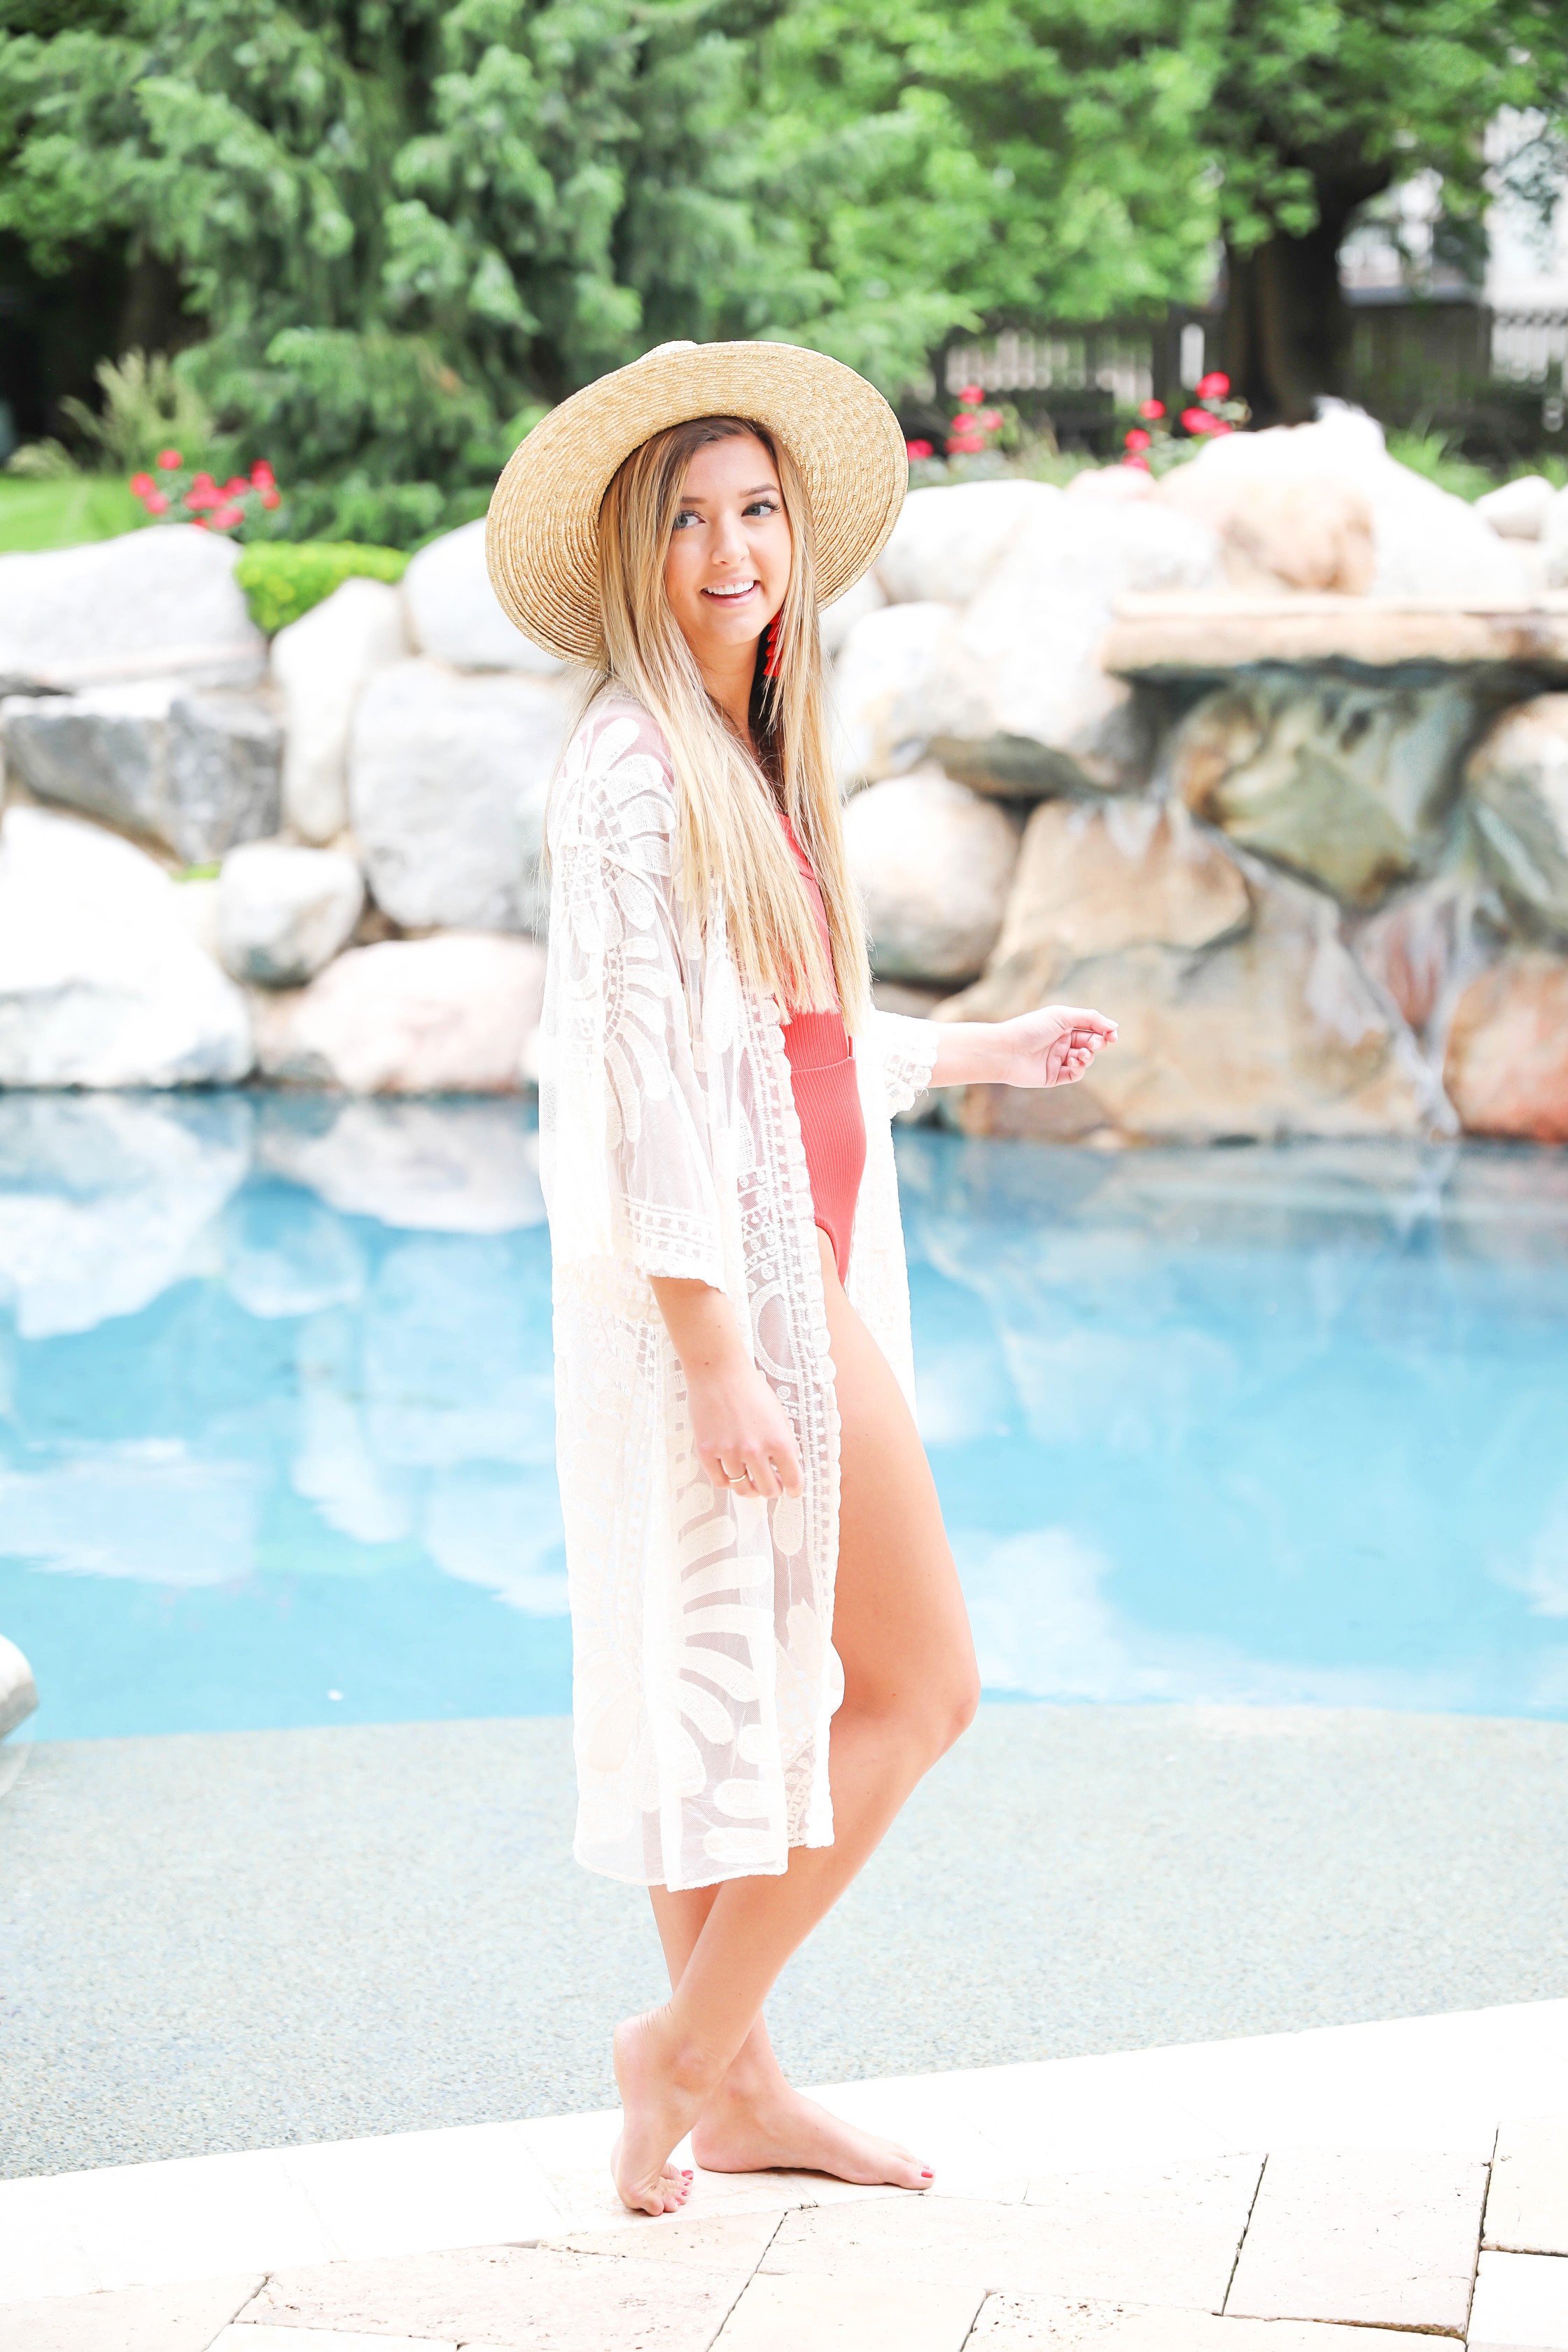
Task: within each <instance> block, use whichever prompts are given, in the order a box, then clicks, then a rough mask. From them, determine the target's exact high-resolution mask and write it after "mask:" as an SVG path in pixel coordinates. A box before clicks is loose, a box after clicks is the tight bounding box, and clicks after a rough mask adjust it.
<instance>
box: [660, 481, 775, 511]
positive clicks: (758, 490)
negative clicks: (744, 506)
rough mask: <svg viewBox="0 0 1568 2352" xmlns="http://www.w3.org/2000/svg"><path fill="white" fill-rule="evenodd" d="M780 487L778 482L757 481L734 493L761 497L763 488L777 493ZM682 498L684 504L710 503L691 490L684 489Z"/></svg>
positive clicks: (748, 497) (736, 495) (741, 496)
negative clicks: (749, 486)
mask: <svg viewBox="0 0 1568 2352" xmlns="http://www.w3.org/2000/svg"><path fill="white" fill-rule="evenodd" d="M778 487H779V486H778V484H777V483H776V482H755V483H753V484H752V488H750V489H749V490H737V491H736V492H734V494H733V495H734V496H735V497H737V498H742V499H754V498H760V497H761V495H762V493H763V490H773V491H774V492H775V493H776V492H777V491H778ZM680 499H681V504H682V505H683V506H689V507H705V506H706V505H707V504H708V500H707V499H704V498H700V497H697V496H694V495H693V494H692V493H691V492H690V491H689V490H682V492H681V494H680Z"/></svg>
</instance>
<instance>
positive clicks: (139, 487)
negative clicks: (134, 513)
mask: <svg viewBox="0 0 1568 2352" xmlns="http://www.w3.org/2000/svg"><path fill="white" fill-rule="evenodd" d="M152 487H153V477H152V475H151V474H132V477H131V489H132V496H133V497H135V498H139V499H144V498H145V497H146V495H147V493H148V491H149V490H150V489H151V488H152Z"/></svg>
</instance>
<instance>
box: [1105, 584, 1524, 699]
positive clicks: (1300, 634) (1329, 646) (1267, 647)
mask: <svg viewBox="0 0 1568 2352" xmlns="http://www.w3.org/2000/svg"><path fill="white" fill-rule="evenodd" d="M1101 651H1102V657H1103V660H1104V663H1105V667H1107V668H1108V669H1110V670H1112V671H1114V672H1115V673H1116V674H1117V675H1118V676H1119V677H1131V678H1142V679H1147V680H1149V681H1151V682H1158V683H1160V684H1163V685H1184V684H1186V683H1187V682H1188V681H1190V680H1194V679H1202V678H1210V679H1216V678H1222V677H1226V676H1228V674H1229V673H1230V672H1231V671H1232V670H1237V669H1252V668H1255V667H1258V665H1259V664H1262V663H1265V662H1273V663H1290V664H1295V665H1300V666H1305V665H1306V664H1308V663H1317V664H1324V663H1333V664H1336V665H1338V664H1344V665H1349V666H1353V667H1355V668H1357V669H1370V670H1373V671H1376V672H1377V673H1378V674H1379V675H1384V674H1386V673H1387V672H1389V671H1391V670H1396V669H1401V668H1404V667H1415V666H1416V665H1419V666H1421V667H1424V668H1426V670H1427V671H1430V670H1431V669H1433V668H1434V667H1442V668H1447V669H1463V670H1464V671H1465V672H1466V673H1467V683H1468V685H1470V686H1471V687H1472V688H1473V689H1474V690H1475V692H1476V693H1477V694H1478V696H1485V697H1486V698H1488V700H1489V702H1490V704H1491V705H1492V706H1493V707H1494V708H1495V707H1496V706H1497V705H1498V704H1500V703H1501V702H1504V701H1507V700H1509V699H1510V698H1514V697H1517V696H1518V695H1519V694H1521V692H1526V693H1527V692H1528V691H1529V690H1530V687H1529V683H1528V681H1530V680H1531V679H1534V680H1538V681H1539V682H1540V684H1541V685H1542V686H1548V685H1562V684H1563V682H1564V681H1568V606H1565V605H1564V601H1563V600H1562V599H1558V600H1557V602H1556V608H1555V609H1553V607H1552V606H1551V605H1548V606H1546V607H1544V608H1542V607H1541V606H1538V605H1530V604H1520V603H1519V602H1518V600H1517V599H1515V600H1513V601H1511V602H1507V603H1502V604H1465V603H1462V602H1451V603H1447V604H1445V603H1442V602H1436V601H1424V600H1423V599H1421V598H1420V597H1410V598H1408V599H1406V600H1405V602H1403V603H1402V602H1400V601H1399V599H1397V598H1393V597H1381V596H1305V595H1302V596H1296V595H1287V594H1285V593H1283V592H1282V591H1277V592H1276V593H1272V594H1269V595H1262V594H1258V593H1248V594H1242V593H1234V592H1233V593H1226V594H1221V595H1197V596H1188V595H1174V596H1128V597H1125V598H1123V599H1122V600H1121V603H1120V604H1119V605H1118V608H1117V615H1116V619H1115V620H1114V621H1113V622H1112V624H1111V626H1110V631H1109V633H1108V635H1107V637H1106V640H1105V644H1104V646H1103V647H1102V649H1101Z"/></svg>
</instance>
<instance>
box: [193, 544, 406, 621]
mask: <svg viewBox="0 0 1568 2352" xmlns="http://www.w3.org/2000/svg"><path fill="white" fill-rule="evenodd" d="M407 567H408V558H407V556H406V555H405V553H404V551H402V549H401V548H395V547H354V546H349V545H343V544H340V545H336V546H334V545H333V544H332V543H331V542H330V541H324V540H312V541H310V542H309V544H308V545H305V546H302V547H296V546H290V545H289V544H288V543H287V542H286V541H280V540H260V541H254V542H253V543H252V544H251V545H250V546H248V547H246V548H243V549H241V551H240V557H239V561H238V562H237V564H236V565H235V567H234V576H235V578H236V580H237V581H238V583H239V585H240V587H241V588H242V589H243V590H244V592H245V601H246V603H247V604H248V605H249V607H250V617H251V619H252V620H253V621H254V622H255V623H256V625H257V627H258V629H261V630H263V631H264V632H265V633H266V635H268V636H269V637H271V636H276V635H277V634H278V632H279V629H284V628H287V627H288V625H289V622H290V621H298V620H299V619H300V617H301V616H302V615H303V614H306V613H308V612H309V611H310V607H311V605H312V604H320V603H321V600H322V598H323V597H325V596H330V595H331V593H332V591H333V589H334V588H341V587H342V584H343V582H344V581H345V580H401V579H402V577H403V574H404V572H405V571H406V569H407Z"/></svg>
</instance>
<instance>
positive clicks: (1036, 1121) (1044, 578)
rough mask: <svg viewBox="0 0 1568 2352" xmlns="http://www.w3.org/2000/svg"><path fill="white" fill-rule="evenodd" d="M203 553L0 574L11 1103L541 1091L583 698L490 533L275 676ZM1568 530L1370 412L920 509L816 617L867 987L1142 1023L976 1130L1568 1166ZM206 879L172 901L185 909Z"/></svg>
mask: <svg viewBox="0 0 1568 2352" xmlns="http://www.w3.org/2000/svg"><path fill="white" fill-rule="evenodd" d="M234 560H235V555H234V550H233V549H232V548H231V547H229V546H227V545H226V544H225V543H223V542H221V541H215V540H212V539H209V538H207V537H206V536H205V535H204V534H202V533H199V532H196V531H195V530H189V531H187V530H154V531H147V532H140V533H136V534H133V535H132V536H131V537H130V538H128V539H124V540H118V541H110V542H108V543H107V544H105V545H102V546H97V547H87V548H78V549H70V550H65V551H58V552H53V553H49V554H45V555H34V556H7V557H5V558H0V680H3V681H4V686H5V689H6V698H5V701H4V702H3V703H0V745H3V749H4V756H5V811H4V815H3V818H0V1087H172V1086H186V1085H200V1084H215V1083H232V1082H236V1081H238V1080H241V1079H244V1078H247V1077H255V1078H258V1079H259V1080H261V1081H264V1082H268V1083H271V1084H275V1085H283V1086H289V1087H326V1088H336V1089H341V1090H343V1091H347V1092H350V1093H356V1094H394V1095H395V1094H425V1093H439V1092H444V1091H453V1090H462V1091H469V1092H487V1091H501V1092H504V1091H508V1090H511V1089H515V1088H517V1087H521V1086H524V1085H526V1084H527V1083H528V1082H529V1076H530V1072H531V1055H532V1050H533V1047H532V1038H533V1033H534V1030H535V1028H536V1026H537V1022H538V1013H539V1001H540V991H541V986H542V964H543V951H542V946H541V944H540V933H541V930H542V922H543V916H544V900H543V892H542V881H541V872H540V856H541V845H542V821H543V809H544V800H545V794H546V792H547V788H548V784H549V779H550V776H551V772H552V767H553V764H554V761H555V759H556V756H557V753H558V751H559V750H560V747H561V745H562V743H563V740H564V737H565V733H566V730H567V729H568V727H569V726H570V724H571V719H572V713H573V709H574V692H575V689H574V682H573V681H572V680H571V679H570V678H569V677H567V676H566V675H565V674H563V671H562V669H561V667H560V665H558V664H557V663H556V662H555V661H554V660H553V659H552V657H551V656H548V655H547V654H544V653H542V651H541V650H540V649H539V648H537V647H536V646H531V645H530V644H528V642H527V641H526V640H525V639H523V638H522V637H521V636H520V635H518V634H517V633H516V631H515V630H513V629H511V628H510V625H508V624H507V622H506V621H505V619H504V617H503V615H502V614H500V609H499V607H498V606H497V604H496V603H495V600H494V598H493V596H492V594H491V593H490V590H489V583H488V580H487V578H486V575H485V570H484V558H483V526H482V525H481V524H478V523H475V524H470V525H468V527H466V528H465V529H464V530H459V531H456V532H453V533H452V534H450V535H449V536H448V537H447V538H445V539H443V540H440V541H437V542H436V543H435V544H434V545H432V546H431V547H428V548H426V550H424V551H422V552H421V553H420V554H419V555H417V556H416V558H415V560H414V562H412V563H411V565H410V566H409V569H408V572H407V574H406V576H405V580H404V582H403V583H402V584H401V586H399V587H396V588H394V587H389V586H386V585H384V584H383V583H379V582H374V581H366V580H354V581H350V582H348V583H345V584H344V585H343V586H342V588H340V589H339V590H338V591H337V592H336V593H335V594H334V595H332V596H331V597H330V598H329V599H328V600H327V601H326V603H324V604H321V605H320V606H318V607H317V608H316V610H315V611H313V612H312V613H310V614H307V616H306V617H305V618H304V619H303V620H302V621H300V622H298V623H296V624H295V625H294V626H293V627H291V628H289V629H286V630H285V631H283V632H282V634H281V635H279V637H278V638H277V639H276V640H275V641H274V642H273V644H272V645H271V646H267V644H266V643H265V641H264V640H263V639H262V638H261V637H260V636H259V635H258V633H257V631H256V630H255V629H254V628H253V626H252V625H251V624H250V621H249V619H248V616H247V612H246V608H245V604H244V600H243V598H242V597H241V596H240V594H239V592H238V590H237V587H236V585H235V583H234V580H233V576H232V574H233V564H234ZM1558 572H1562V573H1563V576H1564V577H1565V578H1568V497H1563V498H1560V497H1557V496H1556V495H1554V494H1553V493H1552V491H1551V489H1550V487H1549V486H1548V485H1545V484H1540V485H1536V486H1533V487H1531V486H1528V485H1518V484H1515V485H1510V488H1509V489H1508V490H1507V491H1504V492H1500V493H1498V494H1497V496H1496V498H1494V499H1489V500H1483V501H1482V502H1481V504H1480V506H1479V507H1478V508H1472V507H1470V506H1468V505H1466V504H1465V503H1464V502H1462V501H1461V500H1458V499H1452V498H1448V497H1447V496H1446V495H1445V494H1444V493H1443V492H1442V491H1440V490H1438V489H1436V488H1435V487H1434V486H1433V485H1432V484H1430V483H1428V482H1426V481H1425V480H1423V479H1421V478H1419V477H1417V476H1415V475H1414V474H1412V473H1410V472H1408V471H1407V470H1406V469H1405V468H1404V467H1399V466H1397V465H1395V464H1394V463H1393V461H1392V460H1390V459H1389V457H1387V455H1386V453H1385V452H1384V448H1383V445H1382V438H1381V436H1380V435H1379V433H1378V431H1377V428H1376V427H1375V425H1372V424H1371V423H1370V421H1369V420H1367V419H1365V418H1363V417H1361V416H1358V415H1353V414H1352V413H1350V412H1342V413H1339V414H1336V415H1331V416H1330V417H1329V418H1328V419H1326V420H1325V421H1324V422H1323V423H1321V424H1320V425H1310V426H1304V427H1300V428H1298V429H1296V430H1294V431H1279V432H1274V433H1267V434H1258V435H1237V436H1233V437H1232V438H1231V439H1229V440H1225V441H1219V442H1215V443H1213V444H1210V445H1208V446H1205V449H1204V450H1203V452H1202V454H1201V455H1200V456H1199V457H1197V458H1196V459H1195V460H1194V462H1193V463H1191V464H1190V465H1188V466H1186V467H1183V468H1182V469H1180V470H1179V471H1178V472H1176V473H1174V474H1173V475H1171V476H1168V477H1167V478H1165V479H1164V480H1163V482H1160V483H1156V482H1154V481H1153V480H1152V478H1150V477H1149V476H1147V475H1143V474H1141V473H1136V472H1134V471H1132V470H1131V468H1127V467H1110V468H1106V469H1103V470H1101V471H1099V472H1090V473H1087V474H1084V475H1080V476H1079V478H1077V479H1076V480H1075V481H1074V483H1073V484H1072V486H1071V488H1069V489H1068V490H1066V491H1063V490H1058V489H1054V488H1047V487H1046V486H1044V485H1042V484H1039V483H1035V482H1026V481H1013V480H1001V481H988V482H980V483H971V484H966V485H963V486H959V487H955V488H941V489H930V490H921V491H917V492H915V493H913V494H912V495H911V497H910V500H909V502H908V505H907V507H906V509H905V511H904V514H903V517H902V519H901V520H900V524H899V527H898V530H896V532H895V534H894V536H893V539H892V541H891V542H890V544H889V548H888V550H887V551H886V553H885V554H884V556H883V558H882V560H881V562H879V565H878V567H877V570H876V572H875V574H874V575H873V577H872V578H870V579H868V581H866V582H865V583H862V584H861V586H860V587H859V588H858V589H856V590H855V591H853V592H852V593H851V594H850V595H849V596H848V597H847V598H846V599H845V600H844V601H843V603H842V604H840V605H839V606H837V607H836V608H835V609H834V610H833V611H831V612H830V613H828V614H826V616H825V621H824V641H825V645H826V648H827V650H828V652H829V655H830V656H831V658H832V662H833V668H834V674H835V694H836V699H837V708H838V713H839V720H840V724H839V730H838V742H839V758H840V766H841V781H842V782H843V785H844V788H845V790H846V792H847V794H848V795H849V798H848V805H847V831H848V838H849V847H850V855H851V858H852V861H853V863H854V866H855V870H856V873H857V877H858V880H859V882H860V884H861V886H862V888H863V890H864V892H865V896H866V901H867V908H868V918H869V925H870V929H871V932H872V937H873V955H874V961H875V965H876V969H877V972H878V976H879V985H880V987H881V988H882V990H883V991H884V992H885V993H886V994H887V995H888V996H889V1001H897V1002H898V1003H900V1004H901V1005H906V1006H910V1005H913V1006H927V1007H930V1008H931V1009H933V1010H935V1011H937V1012H938V1013H940V1015H941V1016H942V1017H944V1018H946V1017H954V1018H977V1019H978V1018H984V1019H995V1018H1000V1017H1004V1016H1005V1015H1006V1014H1008V1013H1013V1012H1016V1011H1018V1010H1021V1009H1023V1008H1025V1007H1026V1006H1031V1005H1036V1004H1039V1003H1047V1002H1050V1001H1062V1002H1068V1003H1085V1004H1088V1003H1092V1004H1095V1005H1098V1006H1099V1007H1100V1009H1102V1010H1104V1011H1105V1012H1108V1013H1112V1014H1113V1015H1114V1016H1115V1017H1116V1018H1117V1020H1118V1021H1119V1023H1120V1024H1121V1042H1120V1044H1119V1045H1118V1046H1117V1048H1116V1050H1115V1051H1114V1052H1113V1053H1111V1054H1109V1055H1105V1056H1104V1057H1102V1059H1101V1060H1100V1063H1099V1064H1098V1065H1097V1066H1096V1069H1095V1072H1094V1074H1093V1077H1092V1079H1091V1081H1089V1083H1087V1084H1086V1085H1084V1086H1082V1087H1076V1088H1071V1089H1063V1090H1059V1091H1058V1092H1055V1093H1051V1094H1046V1095H1022V1094H1015V1093H1012V1092H1010V1091H1008V1090H990V1089H985V1088H970V1089H967V1090H965V1091H963V1093H959V1094H955V1095H953V1096H952V1097H948V1098H945V1099H943V1100H942V1101H941V1102H940V1103H939V1104H938V1105H937V1106H936V1113H937V1115H938V1116H940V1117H942V1118H947V1119H950V1120H952V1121H954V1122H956V1123H957V1124H958V1125H960V1126H961V1127H963V1129H966V1130H967V1131H969V1132H972V1133H1008V1134H1011V1133H1027V1134H1033V1135H1046V1136H1054V1137H1062V1138H1075V1139H1091V1140H1094V1141H1096V1142H1100V1143H1107V1144H1114V1143H1117V1142H1121V1141H1134V1140H1145V1139H1194V1140H1195V1139H1214V1138H1218V1137H1232V1136H1234V1137H1253V1136H1258V1137H1263V1136H1281V1135H1328V1136H1359V1135H1373V1134H1384V1135H1387V1134H1417V1133H1447V1132H1454V1131H1455V1130H1456V1129H1458V1128H1459V1127H1461V1126H1462V1127H1464V1128H1465V1129H1468V1130H1470V1131H1472V1132H1476V1133H1482V1134H1498V1135H1517V1136H1531V1137H1535V1138H1538V1139H1553V1140H1563V1139H1568V594H1563V593H1560V592H1559V590H1558V589H1557V588H1556V586H1555V585H1554V584H1553V583H1554V581H1555V578H1556V575H1557V573H1558ZM193 868H195V869H196V870H197V871H196V875H195V878H193V877H192V869H193Z"/></svg>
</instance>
